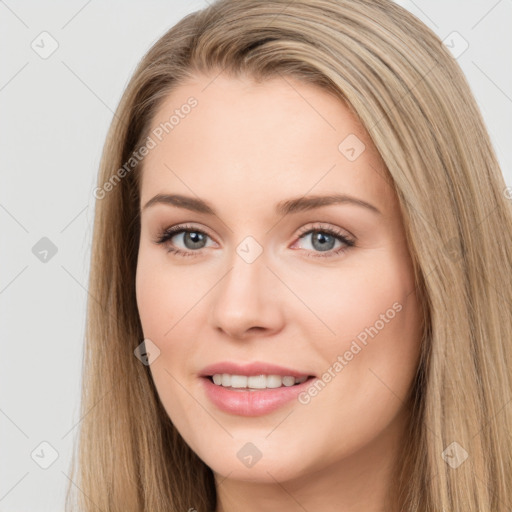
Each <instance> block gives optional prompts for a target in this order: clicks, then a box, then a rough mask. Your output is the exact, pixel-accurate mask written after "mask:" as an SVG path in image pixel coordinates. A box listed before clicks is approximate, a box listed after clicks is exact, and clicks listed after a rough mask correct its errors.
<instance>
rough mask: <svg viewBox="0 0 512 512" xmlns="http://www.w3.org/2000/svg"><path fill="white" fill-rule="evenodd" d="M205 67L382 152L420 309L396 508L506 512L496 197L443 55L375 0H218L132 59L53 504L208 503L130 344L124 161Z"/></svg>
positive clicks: (196, 469) (130, 224)
mask: <svg viewBox="0 0 512 512" xmlns="http://www.w3.org/2000/svg"><path fill="white" fill-rule="evenodd" d="M220 71H224V72H225V73H229V74H231V75H232V76H236V75H238V74H243V75H247V76H250V77H251V78H253V79H254V80H265V79H269V78H272V77H277V76H283V77H286V76H289V77H294V78H297V79H299V80H302V81H303V82H307V83H310V84H315V85H317V86H319V87H321V88H323V89H324V90H326V91H329V92H330V93H332V94H334V95H336V97H337V98H339V99H340V100H341V101H344V102H345V104H346V105H347V106H348V107H349V108H350V109H351V110H352V111H353V112H354V113H355V114H356V116H357V117H358V118H359V119H360V121H361V122H362V124H363V125H364V127H365V128H366V130H367V131H368V133H369V135H370V136H371V138H372V140H373V142H374V144H375V146H376V148H377V149H378V151H379V152H380V154H381V156H382V159H383V161H384V162H385V164H386V167H387V171H388V172H389V176H390V177H391V178H390V179H391V180H392V186H393V187H394V188H395V189H396V192H397V196H398V200H399V204H400V207H401V211H402V215H403V221H404V225H405V229H406V236H407V240H408V243H409V247H410V252H411V255H412V258H413V262H414V266H415V276H416V283H417V292H418V294H419V296H420V297H421V304H422V307H423V310H424V316H423V317H424V319H425V325H424V335H423V339H422V340H421V343H422V346H421V349H422V352H421V361H420V364H419V367H418V372H417V378H416V380H415V382H414V387H413V389H412V390H411V395H410V401H408V402H407V406H408V407H409V408H410V411H411V418H412V419H411V421H410V425H409V428H408V431H407V437H406V439H404V444H403V453H402V454H401V458H400V464H399V466H398V467H397V479H396V482H397V493H398V494H397V496H398V497H399V504H400V510H404V511H405V510H407V511H409V512H411V511H422V512H424V511H432V512H434V511H435V512H440V511H446V512H467V511H469V510H471V511H477V510H478V511H485V512H490V511H492V512H504V511H505V510H509V507H510V506H511V505H512V485H511V484H512V476H511V475H512V441H511V436H510V432H511V431H512V406H511V405H510V404H509V402H510V400H511V398H512V396H511V378H510V368H512V344H511V342H512V315H511V309H512V278H511V275H512V274H511V268H512V207H511V203H510V201H509V200H508V199H507V197H506V194H505V193H504V189H505V183H504V179H503V176H502V174H501V170H500V168H499V164H498V161H497V158H496V155H495V153H494V151H493V148H492V145H491V142H490V139H489V136H488V133H487V131H486V128H485V125H484V122H483V120H482V117H481V114H480V112H479V109H478V107H477V105H476V103H475V100H474V98H473V96H472V94H471V92H470V89H469V86H468V84H467V82H466V79H465V77H464V75H463V73H462V72H461V70H460V68H459V66H458V65H457V63H456V61H455V60H454V58H453V57H452V55H451V54H450V53H449V51H448V50H447V49H446V48H445V47H444V45H443V44H442V42H441V41H440V40H439V38H438V37H437V36H436V35H435V34H434V33H433V32H432V31H431V30H430V29H428V28H427V27H426V26H425V25H424V24H423V23H421V22H420V21H419V20H418V19H417V18H415V17H414V16H413V15H412V14H410V13H409V12H408V11H406V10H405V9H403V8H401V7H399V6H398V5H396V4H394V3H393V2H392V1H390V0H295V1H294V2H289V1H288V0H220V1H217V2H216V3H214V4H212V5H211V6H209V7H208V8H205V9H203V10H201V11H198V12H194V13H192V14H189V15H187V16H186V17H185V18H183V19H182V20H181V21H180V22H179V23H177V24H176V25H175V26H174V27H172V28H171V29H170V30H169V31H168V32H167V33H166V34H164V35H163V37H161V38H160V39H159V40H158V41H157V42H156V43H155V44H154V46H153V47H152V48H151V49H150V50H149V51H148V53H147V54H146V55H145V56H144V58H143V59H142V61H141V62H140V64H139V66H138V67H137V69H136V71H135V73H134V75H133V77H132V79H131V81H130V83H129V84H128V86H127V88H126V91H125V92H124V95H123V97H122V99H121V102H120V105H119V107H118V109H117V111H116V114H115V116H114V119H113V121H112V125H111V127H110V131H109V133H108V137H107V141H106V144H105V147H104V152H103V156H102V162H101V168H100V172H99V177H98V189H96V192H95V195H96V197H97V200H96V209H95V219H94V234H93V244H92V256H91V269H90V281H89V295H90V298H89V302H88V311H87V329H86V340H85V356H84V367H83V383H82V401H81V417H82V420H81V423H80V432H79V434H80V435H79V437H78V439H77V441H76V447H77V450H76V452H75V453H74V455H73V461H72V468H71V474H70V478H71V481H72V483H71V482H70V484H69V488H68V495H67V502H66V505H67V507H68V510H81V511H91V512H92V511H93V510H94V511H96V510H98V509H100V510H104V511H109V512H114V511H119V512H130V511H143V510H144V511H146V510H147V511H151V512H164V511H165V512H177V511H187V510H189V509H191V508H192V509H196V510H197V511H198V512H212V511H214V510H215V507H216V489H215V482H214V479H213V473H212V471H211V469H210V468H208V467H207V466H206V465H205V464H204V463H203V462H202V460H201V459H199V457H198V456H197V455H196V454H195V453H194V452H192V450H191V449H190V448H189V447H188V446H187V445H186V443H185V442H184V440H183V439H182V438H181V436H180V435H179V433H178V432H177V431H176V429H175V427H174V426H173V424H172V423H171V421H170V419H169V417H168V416H167V414H166V412H165V411H164V409H163V406H162V404H161V403H160V401H159V398H158V395H157V392H156V389H155V386H154V384H153V382H152V379H151V374H150V372H149V368H148V367H147V366H145V365H143V364H141V362H140V361H139V360H138V359H137V358H136V357H135V356H134V350H135V348H136V347H137V346H138V345H139V344H140V343H141V342H142V340H143V334H142V329H141V325H140V320H139V316H138V310H137V304H136V298H135V272H136V264H137V252H138V243H139V232H140V223H139V185H140V184H139V179H138V176H139V175H140V168H139V167H140V165H133V161H132V164H131V165H132V167H133V168H127V167H126V165H125V164H126V162H128V161H130V158H133V154H134V152H135V151H136V150H137V148H139V147H140V146H141V145H142V144H143V143H144V141H145V140H146V138H147V136H148V130H149V127H150V124H151V120H152V118H153V115H154V114H155V112H156V111H157V110H158V108H159V106H160V105H161V103H162V100H163V99H164V98H165V97H166V96H167V95H168V94H169V92H170V91H171V90H172V89H173V88H175V87H176V86H177V85H179V84H180V83H184V81H186V80H187V79H188V78H189V77H191V76H193V75H194V73H210V74H212V76H215V75H216V74H217V73H219V72H220ZM199 108H200V107H199ZM123 165H124V166H125V167H124V169H125V172H119V170H120V169H121V168H122V167H123ZM107 182H108V183H110V186H108V185H106V184H107ZM453 443H456V444H453ZM466 457H467V458H466ZM454 460H456V461H457V463H456V464H454V463H453V461H454ZM75 494H76V504H77V505H76V506H77V507H78V508H73V507H75V505H74V504H75V501H74V498H75V496H74V495H75Z"/></svg>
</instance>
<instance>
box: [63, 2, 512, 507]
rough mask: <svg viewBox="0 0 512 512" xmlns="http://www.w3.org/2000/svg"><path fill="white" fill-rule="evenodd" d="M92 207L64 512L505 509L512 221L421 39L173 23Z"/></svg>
mask: <svg viewBox="0 0 512 512" xmlns="http://www.w3.org/2000/svg"><path fill="white" fill-rule="evenodd" d="M95 197H96V198H97V202H96V214H95V225H94V239H93V248H92V267H91V274H90V286H89V292H90V297H91V300H90V301H89V310H88V328H87V339H86V358H85V367H84V372H85V373H84V382H83V400H82V408H83V409H82V412H83V420H82V423H81V433H80V439H79V444H78V448H79V452H78V454H77V455H78V459H77V467H76V471H75V473H74V474H73V475H72V480H73V482H74V484H75V485H76V486H77V487H78V488H79V489H80V491H81V492H79V493H77V498H78V500H79V506H80V510H93V509H95V510H96V509H98V508H99V509H101V510H109V511H114V510H119V511H132V510H133V511H141V510H151V511H178V510H180V511H181V510H189V511H191V510H197V511H201V512H202V511H205V512H206V511H208V512H211V511H216V512H220V511H224V512H231V511H235V510H244V511H249V512H250V511H252V510H259V511H266V510H276V509H279V510H287V511H295V510H311V511H312V510H332V511H334V510H346V511H356V510H365V511H381V510H386V511H402V510H403V511H406V510H407V511H412V510H417V511H440V510H446V511H450V512H452V511H453V512H455V511H457V512H459V511H460V512H462V511H467V510H475V511H477V510H478V511H484V510H485V511H490V510H492V511H496V512H499V511H505V510H508V509H509V507H510V506H511V502H512V496H511V492H510V491H509V489H510V488H511V486H510V483H511V481H510V476H509V475H511V474H512V472H511V470H512V467H511V466H512V464H511V462H512V457H511V456H512V446H511V439H510V435H509V432H510V428H511V426H512V418H511V414H512V412H511V409H510V404H509V402H510V400H511V398H512V397H511V392H510V390H511V386H510V374H509V371H508V369H509V368H510V367H511V364H512V357H511V347H510V341H511V335H512V320H511V315H510V309H511V304H512V291H511V290H512V286H511V284H512V283H511V277H510V272H509V270H510V266H511V263H512V250H511V249H512V243H511V242H512V240H511V238H512V236H511V233H512V214H511V206H510V201H509V200H508V199H507V197H506V193H505V184H504V181H503V177H502V175H501V172H500V169H499V165H498V163H497V159H496V156H495V154H494V151H493V149H492V146H491V143H490V141H489V136H488V134H487V132H486V130H485V127H484V123H483V121H482V118H481V115H480V113H479V110H478V108H477V106H476V104H475V101H474V99H473V97H472V95H471V92H470V90H469V87H468V85H467V83H466V80H465V78H464V76H463V74H462V72H461V70H460V69H459V67H458V65H457V64H456V62H455V61H454V59H453V58H452V56H451V55H450V53H449V52H448V51H447V50H446V49H445V48H444V46H443V44H442V43H441V42H440V41H439V39H438V38H437V36H435V35H434V34H433V33H432V32H431V31H430V30H429V29H428V28H426V27H425V26H424V25H423V24H422V23H420V22H419V21H418V20H417V19H416V18H415V17H414V16H412V15H411V14H409V13H408V12H407V11H405V10H404V9H402V8H400V7H398V6H397V5H395V4H394V3H392V2H390V1H387V0H371V1H370V0H363V1H361V0H357V1H356V0H347V1H335V0H307V1H306V0H303V1H297V2H291V3H290V2H286V1H284V0H272V1H259V0H257V1H254V0H236V1H235V0H221V1H219V2H216V3H215V4H213V5H212V6H210V7H208V8H206V9H204V10H202V11H199V12H196V13H193V14H191V15H188V16H187V17H185V18H184V19H183V20H181V21H180V22H179V23H178V24H177V25H176V26H175V27H173V28H172V29H171V30H170V31H169V32H168V33H166V34H165V35H164V36H163V37H162V38H161V39H160V40H159V41H157V43H156V44H155V45H154V46H153V47H152V48H151V50H150V51H149V52H148V54H147V55H146V56H145V57H144V59H143V60H142V62H141V63H140V65H139V67H138V68H137V70H136V71H135V74H134V76H133V77H132V79H131V81H130V83H129V85H128V87H127V90H126V91H125V94H124V95H123V98H122V100H121V103H120V105H119V108H118V110H117V112H116V116H115V118H114V120H113V123H112V127H111V130H110V132H109V135H108V140H107V142H106V145H105V150H104V154H103V159H102V165H101V170H100V176H99V180H98V187H97V188H96V190H95ZM74 487H75V486H74V485H70V492H69V494H68V498H69V501H68V504H69V506H72V505H71V501H72V496H71V488H74Z"/></svg>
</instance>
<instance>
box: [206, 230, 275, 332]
mask: <svg viewBox="0 0 512 512" xmlns="http://www.w3.org/2000/svg"><path fill="white" fill-rule="evenodd" d="M230 265H231V266H230V270H229V272H228V273H227V275H225V277H224V279H222V281H221V282H220V283H219V285H218V287H217V293H216V295H215V299H214V300H215V303H214V307H213V322H214V326H215V327H217V328H221V329H222V330H223V331H225V332H226V333H228V334H230V335H231V336H234V337H241V336H243V334H244V332H245V331H247V330H248V329H251V328H252V327H259V328H264V329H271V330H272V329H275V328H277V327H278V324H279V314H280V313H279V305H278V304H277V301H276V299H275V297H276V294H275V293H272V291H275V286H276V282H275V281H276V278H275V276H274V275H273V274H272V272H270V271H269V269H268V268H267V266H266V265H267V258H266V257H265V253H264V251H263V247H262V246H261V245H260V244H259V243H258V242H257V241H256V240H255V239H254V238H253V237H246V238H245V239H244V240H243V241H242V242H241V243H240V244H239V245H238V246H237V247H236V248H235V251H234V252H233V256H232V258H231V259H230Z"/></svg>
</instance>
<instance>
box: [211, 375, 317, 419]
mask: <svg viewBox="0 0 512 512" xmlns="http://www.w3.org/2000/svg"><path fill="white" fill-rule="evenodd" d="M314 379H315V377H309V378H308V379H307V380H305V381H304V382H302V383H301V384H296V385H294V386H282V387H280V388H266V389H261V390H257V391H249V390H247V389H244V388H241V389H240V390H233V389H229V388H225V387H223V386H218V385H217V384H214V383H213V382H212V381H211V380H210V379H209V378H207V377H201V380H202V381H203V383H204V388H205V391H206V395H207V396H208V398H209V399H210V400H211V401H212V402H213V403H214V404H215V405H216V406H217V407H218V408H219V409H221V410H222V411H224V412H229V413H231V414H237V415H239V416H260V415H263V414H268V413H270V412H272V411H275V410H276V409H278V408H279V407H282V406H283V405H285V404H287V403H288V402H291V401H292V400H293V399H296V398H297V397H298V395H299V394H300V393H302V392H303V391H305V390H306V388H307V387H308V386H309V385H310V384H311V382H312V381H313V380H314Z"/></svg>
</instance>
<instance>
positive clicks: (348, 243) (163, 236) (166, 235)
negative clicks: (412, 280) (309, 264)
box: [155, 225, 355, 258]
mask: <svg viewBox="0 0 512 512" xmlns="http://www.w3.org/2000/svg"><path fill="white" fill-rule="evenodd" d="M184 232H188V233H190V232H193V233H201V234H202V235H205V236H208V237H210V235H208V233H206V232H204V231H202V230H201V229H197V228H195V227H194V226H190V225H178V226H172V227H170V228H167V229H165V230H164V231H163V232H161V233H160V235H158V237H157V239H156V240H155V243H156V244H161V245H163V244H165V243H166V242H168V241H169V240H170V239H171V238H173V237H174V236H175V235H177V234H180V233H184ZM314 232H317V233H326V234H328V235H331V236H333V237H334V238H336V239H337V240H339V241H340V242H342V243H344V244H345V245H344V246H343V247H340V248H339V249H337V250H335V251H333V250H331V251H326V254H325V255H324V254H318V255H316V256H309V257H311V258H333V257H335V256H338V255H339V254H341V253H343V252H345V251H346V250H347V249H350V248H351V247H354V246H355V241H354V240H352V239H350V238H348V237H346V236H345V235H344V234H342V233H341V232H340V231H338V230H337V229H335V228H324V227H319V226H315V227H313V228H311V227H309V228H303V229H302V230H301V231H300V232H299V234H298V238H304V237H305V236H306V235H309V234H310V233H314ZM210 238H211V237H210ZM167 252H169V253H173V254H175V255H176V256H180V257H185V258H186V257H195V256H198V253H199V252H200V250H197V251H182V250H181V249H176V248H175V247H169V248H168V249H167Z"/></svg>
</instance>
